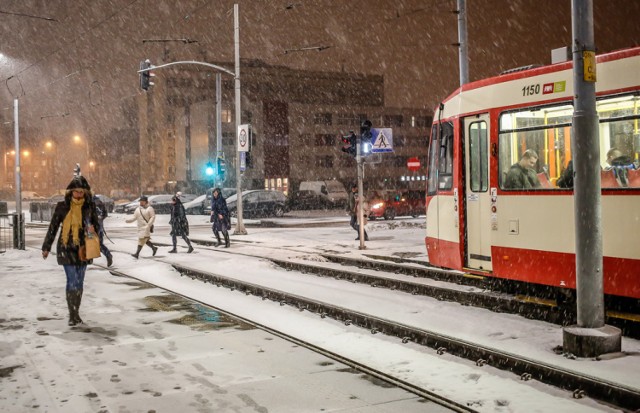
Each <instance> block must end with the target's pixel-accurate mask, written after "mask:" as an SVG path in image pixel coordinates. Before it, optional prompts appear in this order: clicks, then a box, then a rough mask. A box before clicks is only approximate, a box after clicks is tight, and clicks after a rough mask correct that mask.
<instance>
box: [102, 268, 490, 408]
mask: <svg viewBox="0 0 640 413" xmlns="http://www.w3.org/2000/svg"><path fill="white" fill-rule="evenodd" d="M171 265H172V266H173V267H174V268H177V267H176V266H175V265H174V264H171ZM99 266H100V267H102V268H104V269H106V270H108V271H110V273H111V274H112V275H116V276H120V277H128V278H132V279H137V280H139V281H144V282H145V283H147V284H150V285H153V286H155V287H158V288H162V289H163V290H165V291H168V292H171V293H173V294H176V295H178V296H181V297H184V298H186V299H189V300H191V301H194V302H197V303H199V304H203V305H206V306H208V307H211V308H213V309H215V310H216V311H218V312H220V313H222V314H225V315H227V316H229V317H232V318H235V319H237V320H240V321H242V322H244V323H246V324H248V325H251V326H253V327H255V328H259V329H261V330H263V331H266V332H268V333H270V334H273V335H275V336H277V337H280V338H283V339H285V340H288V341H290V342H292V343H294V344H296V345H299V346H301V347H304V348H307V349H309V350H312V351H314V352H316V353H318V354H321V355H324V356H326V357H328V358H331V359H333V360H335V361H337V362H340V363H342V364H345V365H347V366H349V367H351V368H354V369H356V370H358V371H360V372H362V373H365V374H368V375H371V376H373V377H376V378H378V379H380V380H382V381H384V382H387V383H389V384H390V385H393V386H396V387H399V388H401V389H404V390H406V391H408V392H410V393H413V394H415V395H417V396H420V397H422V398H424V399H427V400H430V401H432V402H434V403H435V404H438V405H440V406H443V407H445V408H447V409H449V410H450V411H452V412H460V413H469V412H478V410H476V409H474V408H472V407H469V406H466V405H464V404H461V403H459V402H457V401H456V400H454V399H453V398H448V397H445V396H443V395H441V394H438V392H435V391H432V390H429V389H427V388H422V387H420V386H417V385H415V384H413V383H411V382H410V381H407V380H403V379H402V378H399V377H397V376H395V375H393V374H389V373H386V372H384V371H382V370H379V369H376V368H375V367H372V366H368V365H366V364H364V363H362V362H360V361H358V360H356V359H353V358H349V357H348V356H345V355H342V354H339V353H338V352H336V351H332V350H330V349H327V348H325V347H322V346H319V345H316V344H314V343H312V342H310V341H305V340H304V339H301V338H299V337H296V336H294V335H292V334H290V333H287V332H286V331H283V330H282V329H277V328H274V327H271V326H269V325H268V324H265V323H261V322H259V321H256V320H255V319H252V318H247V316H246V315H243V314H240V313H237V312H232V311H229V310H228V309H226V308H221V307H217V306H215V305H213V304H212V303H211V302H210V301H207V300H200V299H198V298H196V297H193V296H192V295H187V294H185V293H184V292H181V291H179V290H173V289H171V288H169V287H167V286H166V285H163V283H154V282H153V281H151V280H149V279H141V278H139V277H136V276H135V275H132V274H130V273H126V272H123V271H119V270H115V269H109V268H106V267H104V266H102V265H99ZM225 286H228V285H227V283H225ZM238 287H241V289H242V290H245V289H246V286H245V285H243V286H238ZM230 289H231V291H233V290H235V287H233V286H231V287H230ZM264 299H266V297H263V300H264ZM281 305H284V302H281Z"/></svg>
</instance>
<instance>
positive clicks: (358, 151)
mask: <svg viewBox="0 0 640 413" xmlns="http://www.w3.org/2000/svg"><path fill="white" fill-rule="evenodd" d="M356 168H357V170H358V172H357V174H358V198H359V199H360V202H358V211H356V213H357V214H358V219H356V223H357V224H358V238H360V246H359V247H358V249H361V250H364V249H367V247H365V245H364V225H363V224H364V222H363V221H364V220H363V219H362V214H363V211H364V205H363V204H364V188H363V185H362V135H358V136H357V137H356Z"/></svg>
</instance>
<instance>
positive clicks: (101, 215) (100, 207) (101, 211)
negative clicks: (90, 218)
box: [93, 195, 113, 267]
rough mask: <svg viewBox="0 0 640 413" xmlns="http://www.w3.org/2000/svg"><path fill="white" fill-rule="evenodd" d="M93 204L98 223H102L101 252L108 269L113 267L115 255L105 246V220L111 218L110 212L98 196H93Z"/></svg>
mask: <svg viewBox="0 0 640 413" xmlns="http://www.w3.org/2000/svg"><path fill="white" fill-rule="evenodd" d="M93 203H94V204H96V214H97V215H98V221H100V231H98V235H99V236H100V252H101V253H103V254H104V256H105V257H106V258H107V267H111V265H113V255H112V254H111V251H109V248H107V246H106V245H104V219H105V218H107V217H108V216H109V211H107V207H106V206H105V205H104V202H102V200H101V199H100V198H98V196H97V195H94V196H93Z"/></svg>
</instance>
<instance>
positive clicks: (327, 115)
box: [138, 60, 432, 193]
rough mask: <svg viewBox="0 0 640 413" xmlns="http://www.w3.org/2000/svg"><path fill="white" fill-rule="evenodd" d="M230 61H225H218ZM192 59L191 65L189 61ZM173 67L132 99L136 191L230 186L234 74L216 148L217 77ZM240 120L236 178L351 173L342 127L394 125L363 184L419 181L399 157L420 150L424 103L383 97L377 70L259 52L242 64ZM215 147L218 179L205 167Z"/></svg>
mask: <svg viewBox="0 0 640 413" xmlns="http://www.w3.org/2000/svg"><path fill="white" fill-rule="evenodd" d="M216 64H217V65H219V66H223V67H230V65H229V64H224V63H220V64H218V63H216ZM194 67H195V66H194ZM194 67H185V68H183V67H181V68H180V70H166V71H165V72H164V73H157V76H156V81H155V83H156V85H155V86H153V87H152V88H150V89H149V91H148V92H147V94H146V95H145V96H141V97H140V100H139V111H138V115H139V116H138V117H139V122H140V123H139V126H140V127H139V130H140V154H141V159H144V160H145V161H144V163H145V165H146V166H145V170H147V171H149V170H152V171H154V174H153V175H152V176H150V175H149V174H144V173H142V171H141V184H142V190H143V192H154V191H156V192H157V191H160V190H171V189H173V188H172V186H175V187H177V188H178V189H192V188H193V189H194V190H196V188H197V189H202V188H203V187H207V186H210V185H214V184H215V185H219V186H225V187H235V185H236V176H235V171H236V168H235V162H236V157H237V156H236V155H237V152H236V131H235V113H234V110H235V102H234V93H235V91H234V79H233V78H232V77H231V76H229V75H226V74H223V75H222V87H221V89H222V90H221V96H222V99H221V135H222V139H221V142H222V148H218V147H216V134H217V131H216V128H215V126H216V102H215V96H216V90H215V88H216V83H215V73H213V72H212V70H210V69H207V70H202V68H200V67H195V69H194ZM241 111H242V123H243V124H250V125H251V131H252V134H251V139H250V147H251V149H250V152H249V153H248V154H247V155H246V160H245V166H246V168H245V169H244V172H243V174H242V187H243V188H246V189H262V188H264V189H278V190H282V191H283V192H285V193H291V192H292V191H295V190H297V187H298V185H299V182H301V181H306V180H332V179H335V180H339V181H340V182H342V183H343V184H345V186H348V185H349V184H350V183H351V182H354V181H355V180H356V167H355V165H356V164H355V160H354V159H353V157H351V156H349V155H348V154H346V153H344V152H342V151H341V148H342V146H343V143H342V141H341V136H342V135H346V134H348V133H349V131H352V130H353V131H355V132H356V133H359V132H360V124H361V123H362V121H364V120H365V119H369V120H370V121H371V122H372V124H373V127H374V128H382V127H386V128H392V129H393V147H394V152H393V153H385V154H379V155H371V156H368V157H367V162H366V166H365V187H368V188H375V189H385V188H407V187H414V188H422V187H423V186H424V175H426V173H425V172H424V170H422V171H417V172H409V171H408V169H407V160H408V158H410V157H418V158H419V159H421V161H422V162H421V164H422V165H424V164H425V161H426V155H427V143H428V134H429V128H430V126H431V120H432V116H431V111H430V110H425V109H407V108H389V107H386V106H385V105H384V79H383V77H382V76H377V75H359V74H347V73H343V72H315V71H301V70H294V69H290V68H287V67H283V66H269V65H266V64H264V63H262V62H260V61H244V60H243V61H242V64H241ZM219 153H222V154H223V156H224V159H225V162H226V172H225V176H224V181H220V180H219V179H217V177H215V176H208V175H207V174H206V172H205V171H206V166H207V164H209V163H211V164H214V165H215V163H216V156H217V154H219Z"/></svg>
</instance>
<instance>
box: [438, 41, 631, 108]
mask: <svg viewBox="0 0 640 413" xmlns="http://www.w3.org/2000/svg"><path fill="white" fill-rule="evenodd" d="M572 69H573V62H572V61H567V62H562V63H556V64H552V65H547V66H540V67H535V68H532V69H527V70H522V71H516V72H511V73H506V74H502V75H498V76H494V77H490V78H486V79H481V80H477V81H475V82H470V83H467V84H465V85H463V86H461V87H459V88H458V89H456V90H455V91H454V92H453V93H451V94H450V95H449V96H448V97H447V98H446V99H445V100H443V102H442V103H443V104H444V111H443V112H442V114H440V110H439V108H436V109H435V110H434V120H435V119H438V116H442V119H447V118H451V117H457V116H459V115H463V114H464V115H468V114H474V113H483V112H487V111H488V110H490V109H495V108H501V109H508V108H512V107H518V106H526V105H537V104H545V103H551V102H555V101H563V100H571V99H572V97H573V70H572ZM596 75H597V82H596V93H602V92H604V91H606V92H608V93H616V92H620V93H622V92H625V91H629V90H638V89H640V47H634V48H629V49H623V50H617V51H614V52H610V53H606V54H601V55H598V56H596Z"/></svg>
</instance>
